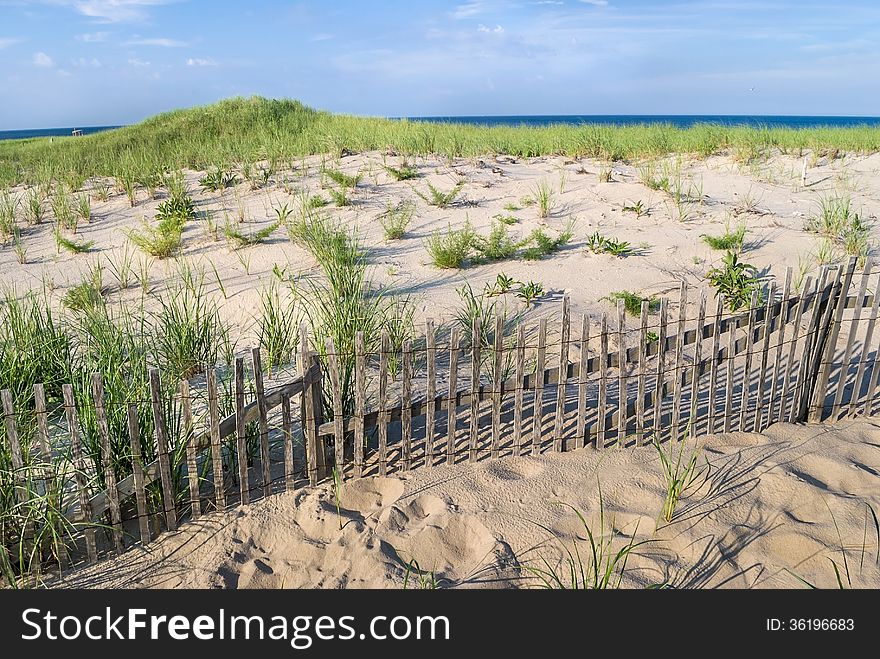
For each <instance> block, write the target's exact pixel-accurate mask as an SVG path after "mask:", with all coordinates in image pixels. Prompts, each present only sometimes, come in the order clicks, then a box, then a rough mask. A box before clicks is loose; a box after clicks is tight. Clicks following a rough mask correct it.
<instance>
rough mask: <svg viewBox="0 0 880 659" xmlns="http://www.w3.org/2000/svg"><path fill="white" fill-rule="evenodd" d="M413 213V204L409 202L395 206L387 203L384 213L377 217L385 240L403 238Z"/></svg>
mask: <svg viewBox="0 0 880 659" xmlns="http://www.w3.org/2000/svg"><path fill="white" fill-rule="evenodd" d="M414 212H415V204H414V203H412V202H411V201H401V202H398V203H397V204H392V203H391V202H388V205H387V206H386V207H385V212H384V213H382V215H380V216H379V224H381V225H382V230H383V232H384V234H385V240H399V239H400V238H403V237H404V235H406V229H407V227H408V226H409V223H410V221H412V217H413V213H414Z"/></svg>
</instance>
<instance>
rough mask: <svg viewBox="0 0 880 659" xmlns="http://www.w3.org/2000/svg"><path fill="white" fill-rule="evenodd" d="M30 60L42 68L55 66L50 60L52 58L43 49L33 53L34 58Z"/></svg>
mask: <svg viewBox="0 0 880 659" xmlns="http://www.w3.org/2000/svg"><path fill="white" fill-rule="evenodd" d="M32 61H33V64H34V66H38V67H40V68H42V69H48V68H51V67H53V66H55V62H54V61H52V58H51V57H49V56H48V55H47V54H46V53H44V52H43V51H40V52H38V53H34V58H33V60H32Z"/></svg>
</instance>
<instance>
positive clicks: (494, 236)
mask: <svg viewBox="0 0 880 659" xmlns="http://www.w3.org/2000/svg"><path fill="white" fill-rule="evenodd" d="M473 246H474V249H476V251H477V252H479V254H480V257H481V258H483V259H485V260H487V261H503V260H505V259H509V258H510V257H512V256H513V255H514V254H516V251H517V250H518V249H519V247H520V244H519V243H518V242H517V241H515V240H513V239H512V238H511V237H510V235H509V234H508V233H507V227H506V226H505V225H504V224H495V223H494V222H493V223H492V228H491V229H490V230H489V235H488V236H479V235H477V236H475V237H474V241H473Z"/></svg>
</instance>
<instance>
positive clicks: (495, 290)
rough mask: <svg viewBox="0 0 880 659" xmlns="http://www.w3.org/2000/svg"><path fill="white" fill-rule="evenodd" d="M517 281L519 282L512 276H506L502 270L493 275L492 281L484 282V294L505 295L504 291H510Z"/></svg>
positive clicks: (492, 295)
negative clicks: (493, 279) (489, 282)
mask: <svg viewBox="0 0 880 659" xmlns="http://www.w3.org/2000/svg"><path fill="white" fill-rule="evenodd" d="M518 283H519V282H518V281H516V280H515V279H514V278H513V277H508V276H507V275H506V274H504V273H503V272H499V273H498V276H496V277H495V281H494V283H492V284H488V283H487V284H486V295H488V296H489V297H494V296H496V295H505V294H506V293H510V292H511V291H512V290H513V287H514V286H515V285H516V284H518Z"/></svg>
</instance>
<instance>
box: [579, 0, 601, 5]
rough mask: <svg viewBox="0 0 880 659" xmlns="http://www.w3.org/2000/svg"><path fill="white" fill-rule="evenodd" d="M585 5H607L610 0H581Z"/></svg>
mask: <svg viewBox="0 0 880 659" xmlns="http://www.w3.org/2000/svg"><path fill="white" fill-rule="evenodd" d="M581 2H583V3H584V4H585V5H593V6H594V7H607V6H608V0H581Z"/></svg>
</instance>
